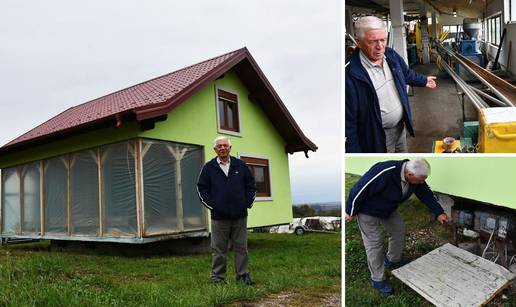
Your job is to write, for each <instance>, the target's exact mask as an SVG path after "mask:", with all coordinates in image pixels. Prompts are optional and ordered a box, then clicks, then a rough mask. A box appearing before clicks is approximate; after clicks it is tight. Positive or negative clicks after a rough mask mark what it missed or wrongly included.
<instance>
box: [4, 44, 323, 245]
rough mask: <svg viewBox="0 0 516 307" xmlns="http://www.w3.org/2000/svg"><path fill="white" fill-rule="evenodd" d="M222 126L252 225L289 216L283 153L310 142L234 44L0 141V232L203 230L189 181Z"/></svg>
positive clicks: (127, 238) (82, 235)
mask: <svg viewBox="0 0 516 307" xmlns="http://www.w3.org/2000/svg"><path fill="white" fill-rule="evenodd" d="M221 134H222V135H229V136H230V138H231V142H232V144H233V150H232V155H234V156H238V157H240V158H241V159H243V160H245V161H246V162H247V163H248V165H249V167H250V169H251V171H252V172H253V174H254V176H255V179H256V187H257V199H256V203H255V205H254V206H253V208H252V209H251V210H250V212H249V219H248V225H249V227H259V226H266V225H277V224H283V223H288V222H290V221H291V219H292V207H291V206H292V205H291V204H292V200H291V192H290V178H289V167H288V154H289V153H290V154H292V153H294V152H304V153H305V155H307V153H308V151H315V150H317V147H316V145H315V144H314V143H312V142H311V141H310V140H309V139H308V138H307V137H306V136H305V135H304V134H303V132H302V131H301V129H300V128H299V126H298V125H297V124H296V122H295V121H294V119H293V118H292V116H291V115H290V113H289V112H288V110H287V109H286V107H285V105H284V104H283V103H282V101H281V99H280V98H279V96H278V95H277V93H276V92H275V91H274V89H273V88H272V86H271V84H270V83H269V82H268V81H267V79H266V77H265V76H264V74H263V73H262V71H261V70H260V68H259V67H258V65H257V64H256V62H255V61H254V59H253V57H252V56H251V54H250V53H249V51H248V50H247V49H246V48H242V49H239V50H236V51H233V52H230V53H227V54H224V55H221V56H218V57H215V58H212V59H209V60H206V61H204V62H201V63H198V64H195V65H192V66H189V67H186V68H183V69H180V70H178V71H175V72H172V73H170V74H167V75H164V76H160V77H157V78H155V79H152V80H149V81H145V82H143V83H140V84H137V85H134V86H131V87H128V88H126V89H123V90H120V91H117V92H114V93H111V94H108V95H106V96H103V97H100V98H97V99H94V100H92V101H89V102H86V103H83V104H80V105H77V106H75V107H71V108H69V109H68V110H66V111H64V112H62V113H60V114H58V115H56V116H55V117H53V118H52V119H50V120H48V121H46V122H45V123H43V124H41V125H39V126H37V127H35V128H34V129H32V130H30V131H29V132H27V133H25V134H23V135H22V136H20V137H18V138H16V139H14V140H13V141H11V142H9V143H8V144H6V145H4V146H3V147H1V148H0V168H1V169H2V181H1V183H2V195H1V223H0V225H1V236H2V238H7V237H8V238H34V239H37V238H43V239H54V240H84V241H109V242H128V243H145V242H151V241H157V240H163V239H169V238H181V237H199V236H207V235H208V234H209V211H208V210H207V209H205V208H204V207H203V206H202V204H201V202H200V201H199V198H198V195H197V192H196V183H197V177H198V174H199V172H200V169H201V167H202V165H203V164H204V163H205V161H208V160H209V159H211V158H212V157H214V156H215V153H214V151H213V149H212V148H213V143H212V142H213V139H214V138H215V137H216V136H217V135H221Z"/></svg>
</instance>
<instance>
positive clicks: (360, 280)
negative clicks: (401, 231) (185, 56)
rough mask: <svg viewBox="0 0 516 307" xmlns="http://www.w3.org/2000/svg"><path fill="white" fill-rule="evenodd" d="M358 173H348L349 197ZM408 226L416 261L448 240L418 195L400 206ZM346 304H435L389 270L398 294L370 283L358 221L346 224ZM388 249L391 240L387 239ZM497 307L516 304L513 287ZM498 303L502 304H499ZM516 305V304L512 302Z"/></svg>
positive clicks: (411, 253)
mask: <svg viewBox="0 0 516 307" xmlns="http://www.w3.org/2000/svg"><path fill="white" fill-rule="evenodd" d="M358 178H359V177H358V176H354V175H350V174H346V181H345V182H346V194H345V195H346V199H347V196H348V194H349V190H350V189H351V187H352V186H353V184H355V182H356V181H357V180H358ZM399 211H400V213H401V216H402V217H403V219H404V221H405V224H406V227H407V237H406V248H405V252H404V258H406V259H407V260H409V261H410V260H414V259H416V258H418V257H420V256H422V255H424V254H426V253H428V252H429V251H431V250H433V249H435V248H437V247H439V246H441V245H443V244H444V243H446V242H448V239H449V237H450V232H449V231H447V230H446V229H445V228H444V227H443V226H441V225H440V224H438V222H436V221H434V220H433V217H432V213H431V212H430V210H429V209H428V208H427V207H426V206H425V205H424V204H423V203H421V202H420V201H419V200H418V199H417V198H416V197H415V196H412V197H411V198H409V199H408V200H407V201H406V202H405V203H403V204H402V205H401V206H400V209H399ZM345 238H346V239H345V240H346V245H345V246H346V248H345V253H346V254H345V259H346V260H345V274H346V280H345V292H346V297H345V303H346V306H353V307H354V306H389V307H391V306H433V305H432V304H430V303H429V302H427V301H426V300H425V299H424V298H423V297H421V296H420V295H419V294H417V293H416V292H415V291H414V290H412V289H410V288H409V287H408V286H406V285H404V284H403V283H402V282H401V281H399V280H398V279H397V278H395V277H394V276H392V275H390V272H388V275H387V276H388V279H389V281H390V282H391V284H392V286H393V288H394V295H391V296H388V297H385V296H382V295H380V294H379V293H378V292H377V291H376V290H374V289H373V288H372V287H371V286H370V282H369V280H370V273H369V270H368V268H367V260H366V254H365V249H364V246H363V244H362V239H361V238H360V230H359V229H358V224H357V222H356V221H355V220H354V221H352V222H349V223H346V232H345ZM384 248H385V249H386V248H387V240H385V242H384ZM504 294H505V296H506V298H505V299H504V300H502V297H501V295H500V296H499V298H497V299H496V300H495V302H496V303H495V304H493V306H516V294H515V293H512V290H511V289H507V290H505V291H504ZM498 303H501V304H500V305H498ZM512 304H514V305H512Z"/></svg>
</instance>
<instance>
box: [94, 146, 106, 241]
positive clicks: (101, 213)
mask: <svg viewBox="0 0 516 307" xmlns="http://www.w3.org/2000/svg"><path fill="white" fill-rule="evenodd" d="M95 160H96V161H97V180H98V185H99V186H98V189H99V192H98V193H99V237H103V236H104V204H103V203H102V198H103V197H104V185H103V181H102V180H103V178H104V176H103V175H102V171H103V170H102V156H101V152H100V147H98V148H97V150H96V155H95Z"/></svg>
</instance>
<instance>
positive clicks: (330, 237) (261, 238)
mask: <svg viewBox="0 0 516 307" xmlns="http://www.w3.org/2000/svg"><path fill="white" fill-rule="evenodd" d="M340 246H341V245H340V235H336V234H308V235H305V236H301V237H298V236H294V235H280V234H265V233H262V234H259V233H251V234H249V251H250V254H249V255H250V271H251V272H252V277H253V279H255V280H256V282H257V285H256V286H254V287H248V286H244V285H241V284H237V283H236V282H235V281H234V273H233V272H234V269H233V256H232V254H233V253H232V252H231V253H230V254H231V256H230V257H229V259H228V264H229V266H228V274H227V279H228V282H229V283H228V285H225V286H212V285H211V284H210V281H209V271H210V259H211V256H210V255H209V254H204V255H186V256H151V257H123V256H107V255H97V254H94V253H92V252H83V253H79V252H51V251H49V243H48V242H39V243H32V244H20V245H8V246H3V247H2V248H1V249H0V283H1V285H2V286H1V287H0V305H1V306H64V305H66V306H86V305H87V306H216V305H220V304H228V303H232V302H237V301H242V300H247V301H249V300H256V299H259V298H261V297H265V296H267V295H269V294H271V293H277V292H280V291H285V290H296V289H303V291H312V290H313V291H320V289H325V291H327V290H328V289H331V291H333V292H339V293H340V272H341V271H340V270H341V269H340V267H341V266H340V253H341V248H340ZM318 289H319V290H318Z"/></svg>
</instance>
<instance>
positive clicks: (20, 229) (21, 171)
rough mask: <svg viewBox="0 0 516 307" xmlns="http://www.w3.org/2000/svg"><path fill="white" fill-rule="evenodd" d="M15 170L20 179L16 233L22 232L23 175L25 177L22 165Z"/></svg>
mask: <svg viewBox="0 0 516 307" xmlns="http://www.w3.org/2000/svg"><path fill="white" fill-rule="evenodd" d="M16 171H17V172H18V178H19V179H20V225H19V227H18V234H22V229H23V215H24V213H23V212H24V207H25V205H24V201H25V195H23V194H25V192H24V187H23V177H25V174H24V166H18V167H17V168H16Z"/></svg>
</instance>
